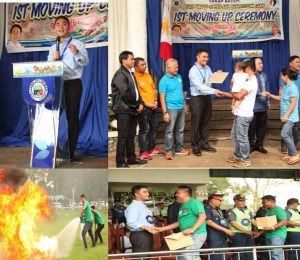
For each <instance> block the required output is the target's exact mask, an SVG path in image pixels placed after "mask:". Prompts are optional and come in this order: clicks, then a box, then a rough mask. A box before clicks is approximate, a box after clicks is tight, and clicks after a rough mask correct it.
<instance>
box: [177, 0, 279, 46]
mask: <svg viewBox="0 0 300 260" xmlns="http://www.w3.org/2000/svg"><path fill="white" fill-rule="evenodd" d="M171 28H172V42H173V43H180V42H211V43H214V42H219V43H226V42H251V41H266V40H273V39H276V40H283V39H284V35H283V26H282V0H172V6H171Z"/></svg>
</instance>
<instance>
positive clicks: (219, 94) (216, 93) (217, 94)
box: [214, 89, 232, 98]
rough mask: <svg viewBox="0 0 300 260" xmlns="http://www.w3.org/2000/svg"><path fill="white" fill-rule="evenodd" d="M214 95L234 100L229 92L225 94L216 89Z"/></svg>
mask: <svg viewBox="0 0 300 260" xmlns="http://www.w3.org/2000/svg"><path fill="white" fill-rule="evenodd" d="M214 95H215V96H217V97H229V98H232V95H231V94H230V93H228V92H223V91H221V90H218V89H216V90H215V92H214Z"/></svg>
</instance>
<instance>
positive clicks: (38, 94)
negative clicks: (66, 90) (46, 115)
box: [29, 79, 48, 101]
mask: <svg viewBox="0 0 300 260" xmlns="http://www.w3.org/2000/svg"><path fill="white" fill-rule="evenodd" d="M29 95H30V97H31V98H32V99H33V100H35V101H43V100H44V99H45V98H46V97H47V96H48V86H47V83H46V82H45V81H44V80H43V79H35V80H33V81H32V82H31V83H30V85H29Z"/></svg>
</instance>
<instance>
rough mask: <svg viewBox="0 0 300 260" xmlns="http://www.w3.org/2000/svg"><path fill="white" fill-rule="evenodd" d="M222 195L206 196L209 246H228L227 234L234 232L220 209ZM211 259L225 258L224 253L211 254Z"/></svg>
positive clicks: (221, 259)
mask: <svg viewBox="0 0 300 260" xmlns="http://www.w3.org/2000/svg"><path fill="white" fill-rule="evenodd" d="M222 201H223V195H221V194H211V195H209V197H208V204H207V205H206V206H205V212H206V224H207V244H208V247H209V248H225V247H228V244H227V235H228V236H233V235H234V233H233V232H232V231H231V230H230V229H229V228H228V225H227V221H226V219H225V217H224V215H223V212H222V210H221V209H220V205H221V202H222ZM210 259H211V260H223V259H226V254H225V253H221V254H213V255H211V256H210Z"/></svg>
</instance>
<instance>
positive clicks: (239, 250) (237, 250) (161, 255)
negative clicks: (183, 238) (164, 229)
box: [108, 245, 300, 260]
mask: <svg viewBox="0 0 300 260" xmlns="http://www.w3.org/2000/svg"><path fill="white" fill-rule="evenodd" d="M276 249H282V254H283V259H285V256H284V255H285V252H295V257H296V259H297V260H300V258H298V254H300V245H283V246H254V247H227V248H207V249H200V250H191V249H189V250H188V249H187V250H176V251H153V252H143V253H123V254H109V255H108V258H109V259H110V260H119V259H128V258H129V259H131V260H134V259H152V258H155V259H158V260H163V259H170V257H172V258H174V259H176V260H177V259H179V256H183V255H184V256H185V257H186V256H190V257H191V258H190V259H194V258H195V259H196V257H198V256H205V259H208V260H210V258H211V256H212V255H216V254H218V255H220V254H223V259H224V260H227V259H229V258H228V255H229V254H237V255H238V259H240V256H241V254H243V253H251V255H252V258H253V260H258V259H262V260H267V259H271V253H272V251H273V250H276ZM259 254H264V257H263V258H258V255H259ZM267 256H269V257H267ZM266 257H267V258H266ZM197 259H199V258H197Z"/></svg>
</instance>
